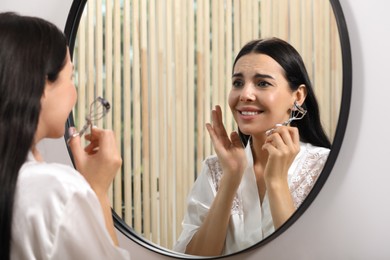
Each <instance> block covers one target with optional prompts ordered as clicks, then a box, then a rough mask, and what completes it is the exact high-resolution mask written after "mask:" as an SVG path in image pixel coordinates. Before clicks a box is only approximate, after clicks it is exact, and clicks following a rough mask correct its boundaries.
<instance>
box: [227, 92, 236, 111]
mask: <svg viewBox="0 0 390 260" xmlns="http://www.w3.org/2000/svg"><path fill="white" fill-rule="evenodd" d="M237 101H238V95H237V93H236V92H234V91H230V92H229V96H228V104H229V107H230V109H231V110H232V111H233V110H234V107H235V105H236V104H237Z"/></svg>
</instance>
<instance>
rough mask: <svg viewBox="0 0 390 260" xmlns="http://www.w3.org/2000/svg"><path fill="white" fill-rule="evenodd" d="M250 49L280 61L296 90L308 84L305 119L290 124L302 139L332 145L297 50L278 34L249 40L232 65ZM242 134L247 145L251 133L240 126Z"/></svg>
mask: <svg viewBox="0 0 390 260" xmlns="http://www.w3.org/2000/svg"><path fill="white" fill-rule="evenodd" d="M250 53H259V54H265V55H268V56H270V57H271V58H272V59H274V60H275V61H276V62H277V63H279V65H280V66H281V67H282V68H283V69H284V73H285V77H286V79H287V81H288V83H289V86H290V88H291V90H292V91H295V90H297V89H298V87H299V86H300V85H301V84H304V85H305V86H306V90H307V96H306V99H305V102H304V103H303V104H302V107H303V108H305V109H306V110H307V113H306V115H305V117H304V118H303V119H301V120H297V121H293V122H292V123H291V126H296V127H297V128H298V130H299V135H300V139H301V140H302V141H303V142H306V143H311V144H312V145H316V146H320V147H326V148H330V147H331V143H330V141H329V138H328V137H327V135H326V134H325V131H324V129H323V126H322V124H321V120H320V113H319V108H318V102H317V99H316V97H315V95H314V91H313V87H312V84H311V82H310V79H309V75H308V74H307V70H306V67H305V64H304V62H303V60H302V57H301V55H299V53H298V51H297V50H296V49H295V48H294V47H293V46H291V45H290V44H289V43H287V42H286V41H283V40H281V39H279V38H275V37H273V38H267V39H259V40H253V41H250V42H248V43H247V44H246V45H245V46H244V47H243V48H242V49H241V50H240V52H239V53H238V54H237V56H236V59H235V60H234V63H233V68H234V66H235V65H236V63H237V61H238V60H239V59H240V58H241V57H242V56H244V55H247V54H250ZM239 134H240V137H241V140H242V141H243V143H244V144H245V145H246V143H247V142H248V140H249V136H248V135H245V134H243V133H242V132H241V131H240V130H239Z"/></svg>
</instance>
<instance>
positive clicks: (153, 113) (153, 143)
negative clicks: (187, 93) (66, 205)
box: [148, 1, 160, 243]
mask: <svg viewBox="0 0 390 260" xmlns="http://www.w3.org/2000/svg"><path fill="white" fill-rule="evenodd" d="M155 8H156V7H155V2H154V1H150V2H149V11H148V18H149V30H148V37H149V39H148V42H149V46H150V47H149V49H150V51H149V53H150V65H149V69H150V79H151V80H150V90H149V91H150V93H149V95H150V101H151V102H150V125H148V127H150V132H151V133H150V156H151V157H150V176H151V180H150V185H151V188H150V193H151V195H150V207H151V209H150V214H151V216H150V217H151V236H152V237H151V240H152V241H153V242H154V243H158V242H159V238H158V237H159V231H158V224H157V221H158V218H157V217H158V214H157V202H158V196H157V195H158V194H157V178H158V175H159V167H158V165H160V161H159V155H158V152H159V147H158V145H159V140H158V132H159V131H160V129H159V128H158V118H159V117H158V96H159V92H160V86H159V84H160V81H157V80H156V79H157V62H158V59H157V30H156V19H155V17H156V14H155V13H156V9H155Z"/></svg>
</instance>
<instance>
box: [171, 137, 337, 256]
mask: <svg viewBox="0 0 390 260" xmlns="http://www.w3.org/2000/svg"><path fill="white" fill-rule="evenodd" d="M329 151H330V150H329V149H327V148H322V147H316V146H312V145H311V144H307V143H302V142H301V144H300V151H299V153H298V155H297V156H296V157H295V160H294V162H293V163H292V165H291V167H290V169H289V171H288V184H289V188H290V191H291V195H292V198H293V201H294V204H295V207H296V208H298V207H299V205H300V204H301V203H302V201H303V200H304V199H305V198H306V196H307V195H308V194H309V192H310V190H311V189H312V187H313V186H314V184H315V181H316V180H317V178H318V176H319V175H320V173H321V171H322V169H323V167H324V164H325V162H326V160H327V157H328V154H329ZM245 153H246V157H247V161H248V165H247V168H246V170H245V172H244V175H243V177H242V180H241V183H240V185H239V187H238V190H237V193H236V196H235V198H234V201H233V204H232V207H231V216H230V222H229V226H228V231H227V235H226V240H225V247H224V252H223V254H231V253H234V252H237V251H241V250H243V249H245V248H248V247H250V246H252V245H254V244H256V243H258V242H259V241H261V240H262V239H264V238H265V237H267V236H269V235H270V234H272V233H273V232H274V231H275V229H274V225H273V221H272V216H271V210H270V206H269V200H268V195H267V193H266V194H265V197H264V199H263V202H262V203H260V198H259V194H258V189H257V185H256V179H255V174H254V170H253V157H252V151H251V149H250V145H247V147H246V148H245ZM222 174H223V173H222V170H221V167H220V165H219V162H218V157H217V156H216V155H213V156H210V157H208V158H206V160H205V161H204V162H203V165H202V170H201V173H200V175H199V176H198V178H197V180H196V181H195V183H194V186H193V187H192V190H191V191H190V194H189V196H188V198H187V212H186V214H185V217H184V220H183V222H182V227H183V230H182V233H181V235H180V237H179V239H178V241H177V242H176V244H175V246H174V248H173V250H174V251H176V252H180V253H184V252H185V249H186V246H187V244H188V243H189V242H190V241H191V239H192V237H193V235H194V234H195V233H196V232H197V230H198V229H199V228H200V226H201V225H202V223H203V221H204V219H205V217H206V215H207V213H208V211H209V209H210V207H211V204H212V202H213V200H214V198H215V195H216V193H217V191H218V185H219V181H220V179H221V177H222Z"/></svg>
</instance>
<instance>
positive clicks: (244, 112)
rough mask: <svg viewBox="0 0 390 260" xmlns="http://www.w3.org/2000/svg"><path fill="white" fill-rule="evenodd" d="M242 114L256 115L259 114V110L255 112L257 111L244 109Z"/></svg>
mask: <svg viewBox="0 0 390 260" xmlns="http://www.w3.org/2000/svg"><path fill="white" fill-rule="evenodd" d="M241 114H242V115H244V116H254V115H257V114H258V112H255V111H242V112H241Z"/></svg>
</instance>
